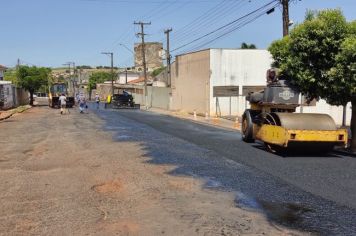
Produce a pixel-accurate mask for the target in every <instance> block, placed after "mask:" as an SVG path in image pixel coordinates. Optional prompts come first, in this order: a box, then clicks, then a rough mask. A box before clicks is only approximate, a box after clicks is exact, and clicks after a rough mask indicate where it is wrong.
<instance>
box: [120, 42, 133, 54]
mask: <svg viewBox="0 0 356 236" xmlns="http://www.w3.org/2000/svg"><path fill="white" fill-rule="evenodd" d="M119 45H120V46H123V47H124V48H126V50H127V51H129V52H131V53H132V54H133V55H134V54H135V53H134V52H133V51H132V50H131V49H130V48H129V47H127V46H126V45H125V44H122V43H119Z"/></svg>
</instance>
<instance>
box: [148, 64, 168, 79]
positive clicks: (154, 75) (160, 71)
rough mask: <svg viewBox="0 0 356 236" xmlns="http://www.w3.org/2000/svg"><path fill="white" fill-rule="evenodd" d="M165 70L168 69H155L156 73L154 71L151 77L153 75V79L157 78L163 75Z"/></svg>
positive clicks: (163, 67)
mask: <svg viewBox="0 0 356 236" xmlns="http://www.w3.org/2000/svg"><path fill="white" fill-rule="evenodd" d="M165 69H166V67H165V66H162V67H160V68H158V69H155V70H154V71H152V73H151V75H152V76H153V77H156V76H157V75H159V74H161V73H162V72H163V71H164V70H165Z"/></svg>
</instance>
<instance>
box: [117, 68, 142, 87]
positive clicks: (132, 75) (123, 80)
mask: <svg viewBox="0 0 356 236" xmlns="http://www.w3.org/2000/svg"><path fill="white" fill-rule="evenodd" d="M139 78H140V74H139V73H136V72H132V71H126V72H125V71H124V72H120V73H119V75H118V79H117V81H116V82H117V83H118V84H127V83H129V82H131V81H134V80H137V79H139Z"/></svg>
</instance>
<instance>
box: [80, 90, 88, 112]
mask: <svg viewBox="0 0 356 236" xmlns="http://www.w3.org/2000/svg"><path fill="white" fill-rule="evenodd" d="M86 106H87V102H86V99H85V96H84V94H82V93H81V94H80V95H79V110H80V113H84V109H85V108H86Z"/></svg>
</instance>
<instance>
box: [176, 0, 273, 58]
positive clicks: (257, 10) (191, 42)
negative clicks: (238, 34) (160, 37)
mask: <svg viewBox="0 0 356 236" xmlns="http://www.w3.org/2000/svg"><path fill="white" fill-rule="evenodd" d="M277 1H278V2H279V0H273V1H271V2H269V3H267V4H265V5H263V6H262V7H260V8H258V9H256V10H254V11H252V12H250V13H248V14H246V15H244V16H242V17H239V18H238V19H236V20H234V21H231V22H229V23H228V24H225V25H223V26H221V27H219V28H217V29H215V30H213V31H211V32H209V33H207V34H204V35H202V36H200V37H198V38H196V39H194V40H192V41H190V42H188V43H186V44H183V45H181V46H179V47H177V48H175V49H173V50H172V52H174V51H177V50H179V49H182V48H184V47H186V46H189V45H191V44H193V43H195V42H197V41H199V40H201V39H203V38H206V37H208V36H210V35H212V34H214V33H216V32H219V31H221V30H223V29H225V28H227V27H228V26H231V25H233V24H236V23H238V22H239V21H241V20H243V19H244V18H246V17H249V16H251V15H253V14H254V13H256V12H259V11H261V10H262V9H264V8H266V7H268V6H269V5H271V4H272V3H275V2H277Z"/></svg>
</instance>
